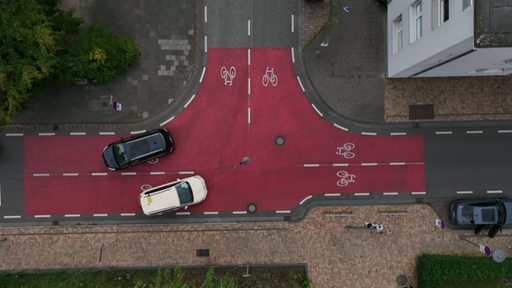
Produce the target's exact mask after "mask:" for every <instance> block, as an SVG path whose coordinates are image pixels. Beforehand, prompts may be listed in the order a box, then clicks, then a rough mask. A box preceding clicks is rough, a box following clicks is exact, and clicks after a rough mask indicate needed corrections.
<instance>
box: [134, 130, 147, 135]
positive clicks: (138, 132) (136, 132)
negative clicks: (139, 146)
mask: <svg viewBox="0 0 512 288" xmlns="http://www.w3.org/2000/svg"><path fill="white" fill-rule="evenodd" d="M144 132H146V130H136V131H130V134H132V135H133V134H142V133H144Z"/></svg>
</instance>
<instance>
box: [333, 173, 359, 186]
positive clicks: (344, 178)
mask: <svg viewBox="0 0 512 288" xmlns="http://www.w3.org/2000/svg"><path fill="white" fill-rule="evenodd" d="M336 176H338V177H340V180H338V182H336V184H337V185H338V186H340V187H345V186H347V185H348V184H350V183H353V182H356V175H354V174H350V173H348V172H347V171H344V170H340V171H338V173H336Z"/></svg>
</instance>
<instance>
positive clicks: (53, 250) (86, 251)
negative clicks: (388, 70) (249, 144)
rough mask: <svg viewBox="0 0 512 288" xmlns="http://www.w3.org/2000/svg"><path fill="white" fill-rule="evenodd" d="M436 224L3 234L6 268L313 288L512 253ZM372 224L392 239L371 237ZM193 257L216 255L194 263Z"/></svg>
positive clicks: (342, 214) (412, 212)
mask: <svg viewBox="0 0 512 288" xmlns="http://www.w3.org/2000/svg"><path fill="white" fill-rule="evenodd" d="M436 218H437V214H436V213H435V212H434V211H433V210H432V209H431V208H430V207H429V206H427V205H423V204H421V205H408V206H352V207H329V208H316V209H313V210H312V211H311V212H310V213H309V215H308V216H307V217H306V219H305V220H303V221H301V222H298V223H265V224H257V223H256V224H255V223H252V224H188V225H162V226H136V227H125V226H111V227H75V228H63V227H49V228H10V229H5V228H4V229H2V230H0V238H4V237H5V241H3V242H0V253H1V255H2V261H1V262H0V269H1V270H19V269H60V268H78V269H87V268H110V267H141V266H144V267H161V266H167V267H169V266H196V265H208V266H210V265H213V266H221V265H236V266H238V265H239V266H246V265H249V266H251V265H262V264H290V263H293V264H297V263H304V264H306V265H307V270H308V273H309V278H310V279H311V280H312V283H313V287H379V288H381V287H403V286H399V285H398V284H397V282H396V279H397V277H398V276H399V275H405V276H407V278H408V279H409V284H411V285H413V286H414V287H416V272H415V262H416V258H417V257H418V256H419V255H421V254H423V253H439V254H450V255H467V256H483V254H482V253H481V252H480V251H479V247H477V246H475V245H476V244H484V245H488V246H490V247H491V249H492V250H495V249H502V250H504V251H506V252H508V251H510V250H509V248H508V247H509V246H508V245H509V244H510V243H511V241H512V238H511V237H512V231H508V230H506V231H504V232H503V233H501V234H498V235H497V236H496V237H495V238H493V239H491V238H488V237H485V236H481V237H476V236H474V235H473V234H472V231H471V230H457V231H453V230H449V229H445V230H441V229H440V228H438V227H437V226H436V225H435V219H436ZM365 221H370V222H374V223H382V224H383V225H384V227H385V232H384V233H382V234H377V233H375V232H373V231H370V230H368V229H367V228H364V222H365ZM460 237H464V239H465V240H466V241H464V240H463V239H461V238H460ZM468 241H469V242H468ZM471 243H473V244H475V245H473V244H471ZM102 246H103V247H104V248H103V251H101V252H102V253H101V261H100V258H99V257H100V250H101V247H102ZM196 249H210V256H209V257H197V256H196Z"/></svg>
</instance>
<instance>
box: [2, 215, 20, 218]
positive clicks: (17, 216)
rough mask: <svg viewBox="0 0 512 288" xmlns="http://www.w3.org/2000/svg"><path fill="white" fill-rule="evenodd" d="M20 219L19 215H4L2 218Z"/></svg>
mask: <svg viewBox="0 0 512 288" xmlns="http://www.w3.org/2000/svg"><path fill="white" fill-rule="evenodd" d="M19 218H21V216H20V215H6V216H4V219H19Z"/></svg>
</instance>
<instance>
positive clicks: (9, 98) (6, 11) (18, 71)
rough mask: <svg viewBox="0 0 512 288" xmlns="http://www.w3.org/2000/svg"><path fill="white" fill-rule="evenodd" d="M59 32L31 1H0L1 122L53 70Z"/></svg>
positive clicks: (9, 115)
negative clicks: (57, 32) (55, 30)
mask: <svg viewBox="0 0 512 288" xmlns="http://www.w3.org/2000/svg"><path fill="white" fill-rule="evenodd" d="M56 38H58V35H57V34H56V33H55V32H54V31H53V30H52V28H51V24H50V21H49V19H48V17H46V16H45V13H44V10H43V7H42V6H41V5H40V4H39V3H38V2H37V1H34V0H3V1H0V47H1V49H0V123H6V122H8V121H9V120H10V117H11V115H12V114H13V113H14V112H16V111H19V110H20V109H21V107H22V105H23V103H24V102H25V101H27V100H28V99H29V98H30V96H31V95H32V91H33V88H35V87H34V86H35V85H36V84H37V83H38V82H39V81H40V80H43V79H45V78H48V77H49V76H50V75H51V74H52V72H53V71H54V69H55V65H56V63H57V56H56V54H55V52H56V51H57V49H58V46H57V43H56Z"/></svg>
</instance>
